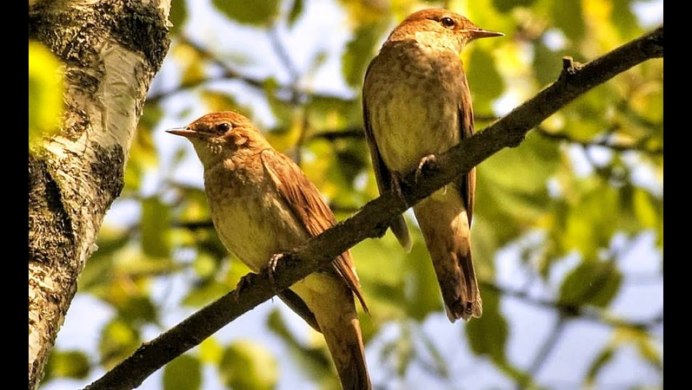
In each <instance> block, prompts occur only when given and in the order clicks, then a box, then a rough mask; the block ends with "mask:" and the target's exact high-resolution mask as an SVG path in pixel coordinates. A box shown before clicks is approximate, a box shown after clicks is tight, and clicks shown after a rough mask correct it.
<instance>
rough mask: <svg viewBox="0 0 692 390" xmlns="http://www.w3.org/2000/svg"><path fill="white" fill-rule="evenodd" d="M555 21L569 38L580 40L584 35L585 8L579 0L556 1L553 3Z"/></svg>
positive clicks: (556, 25)
mask: <svg viewBox="0 0 692 390" xmlns="http://www.w3.org/2000/svg"><path fill="white" fill-rule="evenodd" d="M552 11H553V23H554V25H555V27H557V28H559V29H561V30H562V31H563V32H564V33H565V35H566V36H567V38H569V39H571V40H573V41H579V40H581V38H582V37H583V36H584V32H585V29H586V27H585V25H584V10H583V9H582V2H581V1H578V0H571V1H556V2H554V3H553V9H552Z"/></svg>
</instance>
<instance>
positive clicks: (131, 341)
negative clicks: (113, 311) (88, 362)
mask: <svg viewBox="0 0 692 390" xmlns="http://www.w3.org/2000/svg"><path fill="white" fill-rule="evenodd" d="M140 343H141V340H140V338H139V333H138V332H137V331H136V330H135V329H133V328H132V327H130V326H129V325H128V324H127V323H126V322H125V321H123V320H122V319H119V318H116V319H114V320H112V321H111V322H109V323H108V324H107V325H106V326H105V327H104V328H103V330H102V332H101V340H100V342H99V353H100V362H101V364H102V365H103V367H104V368H106V369H111V368H113V367H114V366H115V365H116V364H118V363H120V362H121V361H122V360H123V359H125V358H126V357H127V356H129V355H130V354H131V353H132V352H134V351H135V350H136V349H137V347H138V346H139V344H140Z"/></svg>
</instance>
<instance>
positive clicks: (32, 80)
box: [29, 40, 64, 143]
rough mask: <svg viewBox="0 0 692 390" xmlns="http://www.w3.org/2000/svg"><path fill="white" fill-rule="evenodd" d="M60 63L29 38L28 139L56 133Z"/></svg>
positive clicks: (60, 97)
mask: <svg viewBox="0 0 692 390" xmlns="http://www.w3.org/2000/svg"><path fill="white" fill-rule="evenodd" d="M63 77H64V76H63V70H62V63H61V62H60V61H59V60H58V58H57V57H55V56H54V55H53V53H51V51H50V50H49V49H48V48H47V47H45V46H44V45H43V44H41V43H39V42H37V41H34V40H29V141H30V143H34V142H37V141H39V140H40V138H42V137H50V136H52V135H54V134H56V133H57V131H58V130H59V128H60V124H61V119H62V118H61V117H62V110H63V103H62V95H63V85H62V80H63Z"/></svg>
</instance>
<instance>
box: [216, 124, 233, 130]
mask: <svg viewBox="0 0 692 390" xmlns="http://www.w3.org/2000/svg"><path fill="white" fill-rule="evenodd" d="M230 129H231V124H230V123H228V122H221V123H219V124H218V125H216V131H218V132H219V133H225V132H227V131H228V130H230Z"/></svg>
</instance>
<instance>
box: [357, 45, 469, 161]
mask: <svg viewBox="0 0 692 390" xmlns="http://www.w3.org/2000/svg"><path fill="white" fill-rule="evenodd" d="M446 60H447V61H445V58H439V57H436V56H434V55H432V54H430V53H427V52H426V51H425V50H422V49H420V48H411V47H400V48H398V50H391V51H385V50H383V52H382V53H381V54H380V55H379V56H378V57H377V58H376V59H375V60H374V61H373V64H372V65H371V68H370V71H369V73H368V76H367V79H366V83H365V87H364V99H365V103H366V105H367V110H368V115H369V119H370V125H371V127H372V130H373V135H374V137H375V141H376V143H377V146H378V148H379V150H380V153H381V155H382V159H383V160H384V162H385V164H386V165H387V166H388V167H389V169H392V170H394V171H399V172H405V171H408V170H410V169H413V168H415V167H416V166H417V164H418V162H419V161H420V159H421V158H422V157H423V156H425V155H428V154H432V153H438V154H439V153H442V152H445V151H447V150H448V149H449V148H451V147H452V146H454V145H456V144H457V143H458V142H459V140H460V131H459V118H458V115H459V114H458V107H459V91H458V88H459V85H458V83H457V80H458V76H457V75H455V74H454V72H460V71H461V66H460V64H459V60H458V58H456V57H454V56H452V57H451V58H446ZM450 61H451V63H446V62H450Z"/></svg>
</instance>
